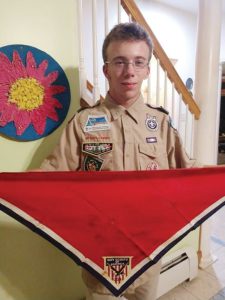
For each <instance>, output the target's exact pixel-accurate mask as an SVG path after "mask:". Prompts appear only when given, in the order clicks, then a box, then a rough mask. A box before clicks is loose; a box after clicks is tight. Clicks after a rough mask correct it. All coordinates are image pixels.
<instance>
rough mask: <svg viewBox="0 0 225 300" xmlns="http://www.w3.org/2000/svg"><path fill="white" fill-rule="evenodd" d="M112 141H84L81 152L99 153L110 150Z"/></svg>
mask: <svg viewBox="0 0 225 300" xmlns="http://www.w3.org/2000/svg"><path fill="white" fill-rule="evenodd" d="M112 147H113V144H112V143H84V144H82V152H85V153H88V154H93V155H99V154H103V153H107V152H110V151H112Z"/></svg>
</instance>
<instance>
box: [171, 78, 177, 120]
mask: <svg viewBox="0 0 225 300" xmlns="http://www.w3.org/2000/svg"><path fill="white" fill-rule="evenodd" d="M175 92H176V91H175V86H174V83H172V113H171V114H172V118H173V119H175Z"/></svg>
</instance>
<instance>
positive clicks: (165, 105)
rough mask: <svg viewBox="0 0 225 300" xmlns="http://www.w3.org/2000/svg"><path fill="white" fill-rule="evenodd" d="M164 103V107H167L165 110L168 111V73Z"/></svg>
mask: <svg viewBox="0 0 225 300" xmlns="http://www.w3.org/2000/svg"><path fill="white" fill-rule="evenodd" d="M164 75H165V76H164V103H163V106H164V107H165V109H168V86H167V82H168V77H167V71H165V72H164Z"/></svg>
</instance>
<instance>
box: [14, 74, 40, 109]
mask: <svg viewBox="0 0 225 300" xmlns="http://www.w3.org/2000/svg"><path fill="white" fill-rule="evenodd" d="M43 99H44V87H43V86H42V85H41V84H40V83H39V82H38V81H37V80H36V79H35V78H19V79H17V80H16V81H15V82H14V83H13V84H12V85H11V87H10V90H9V99H8V101H9V102H10V103H15V104H16V105H17V106H18V108H19V109H24V110H33V109H35V108H38V107H39V106H40V105H42V103H43Z"/></svg>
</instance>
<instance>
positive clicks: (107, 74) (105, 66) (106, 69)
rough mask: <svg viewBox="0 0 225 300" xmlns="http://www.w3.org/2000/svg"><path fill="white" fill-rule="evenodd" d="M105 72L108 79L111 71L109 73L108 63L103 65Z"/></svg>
mask: <svg viewBox="0 0 225 300" xmlns="http://www.w3.org/2000/svg"><path fill="white" fill-rule="evenodd" d="M102 70H103V73H104V75H105V77H106V78H107V79H108V78H109V73H108V67H107V65H106V64H104V65H103V67H102Z"/></svg>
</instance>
